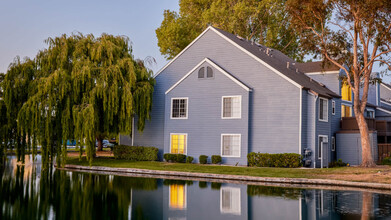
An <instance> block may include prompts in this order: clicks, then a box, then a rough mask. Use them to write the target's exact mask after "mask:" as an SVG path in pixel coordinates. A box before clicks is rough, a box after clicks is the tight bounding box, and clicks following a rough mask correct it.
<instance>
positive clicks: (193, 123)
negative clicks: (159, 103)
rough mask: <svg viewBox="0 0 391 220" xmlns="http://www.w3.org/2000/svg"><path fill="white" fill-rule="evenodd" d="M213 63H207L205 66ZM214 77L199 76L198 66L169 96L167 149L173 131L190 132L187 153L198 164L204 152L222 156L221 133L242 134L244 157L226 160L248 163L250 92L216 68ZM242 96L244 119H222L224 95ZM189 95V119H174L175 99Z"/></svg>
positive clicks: (166, 106) (167, 105) (167, 102)
mask: <svg viewBox="0 0 391 220" xmlns="http://www.w3.org/2000/svg"><path fill="white" fill-rule="evenodd" d="M206 66H210V65H208V63H204V64H203V65H202V66H201V67H205V69H206ZM212 69H213V73H214V78H212V79H207V78H206V79H198V70H199V68H198V69H196V70H195V71H194V73H192V74H190V75H189V76H188V77H187V78H186V79H185V80H184V81H182V82H181V83H180V84H179V85H178V86H177V87H175V88H174V89H173V90H171V91H170V92H169V93H168V94H167V95H166V98H165V126H164V130H165V137H164V152H165V153H168V152H170V134H171V133H186V134H187V155H188V156H192V157H194V160H195V162H196V163H198V157H199V156H200V155H208V156H209V159H210V157H211V155H221V154H222V152H221V135H222V134H240V135H241V153H240V157H223V163H230V164H236V163H237V162H239V164H240V165H247V153H248V121H249V120H248V106H249V92H248V91H246V90H245V89H244V88H242V87H240V86H239V85H238V84H236V83H235V82H234V81H232V80H231V79H229V78H228V77H227V76H225V75H223V73H220V72H219V71H218V70H217V69H215V68H213V67H212ZM223 96H241V118H240V119H222V97H223ZM179 97H187V98H188V118H187V119H171V117H170V113H171V99H172V98H179Z"/></svg>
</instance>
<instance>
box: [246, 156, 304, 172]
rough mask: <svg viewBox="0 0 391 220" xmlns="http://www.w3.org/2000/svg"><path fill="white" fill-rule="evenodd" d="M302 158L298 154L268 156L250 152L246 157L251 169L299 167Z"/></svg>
mask: <svg viewBox="0 0 391 220" xmlns="http://www.w3.org/2000/svg"><path fill="white" fill-rule="evenodd" d="M302 160H303V157H302V156H301V155H300V154H294V153H285V154H268V153H255V152H251V153H249V154H248V155H247V161H248V165H249V166H251V167H290V168H293V167H301V166H302Z"/></svg>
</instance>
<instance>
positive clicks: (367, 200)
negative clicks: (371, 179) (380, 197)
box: [361, 192, 372, 220]
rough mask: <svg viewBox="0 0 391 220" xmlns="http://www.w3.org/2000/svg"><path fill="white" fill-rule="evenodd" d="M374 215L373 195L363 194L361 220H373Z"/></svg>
mask: <svg viewBox="0 0 391 220" xmlns="http://www.w3.org/2000/svg"><path fill="white" fill-rule="evenodd" d="M371 213H372V193H370V192H363V193H362V208H361V220H369V219H371Z"/></svg>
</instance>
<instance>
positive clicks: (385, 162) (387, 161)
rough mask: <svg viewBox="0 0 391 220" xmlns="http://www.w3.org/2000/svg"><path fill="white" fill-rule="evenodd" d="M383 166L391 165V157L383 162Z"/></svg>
mask: <svg viewBox="0 0 391 220" xmlns="http://www.w3.org/2000/svg"><path fill="white" fill-rule="evenodd" d="M381 164H383V165H391V157H385V158H384V159H383V160H382V162H381Z"/></svg>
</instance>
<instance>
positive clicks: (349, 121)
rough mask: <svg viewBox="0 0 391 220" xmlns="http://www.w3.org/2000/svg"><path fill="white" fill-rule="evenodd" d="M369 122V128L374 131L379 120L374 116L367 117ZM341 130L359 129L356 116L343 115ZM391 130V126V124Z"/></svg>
mask: <svg viewBox="0 0 391 220" xmlns="http://www.w3.org/2000/svg"><path fill="white" fill-rule="evenodd" d="M365 120H366V121H367V124H368V129H369V130H370V131H374V130H376V128H377V122H379V121H376V120H375V119H374V118H365ZM390 125H391V124H390ZM341 130H342V131H354V130H359V128H358V124H357V121H356V118H355V117H343V118H342V120H341ZM390 132H391V126H390Z"/></svg>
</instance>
